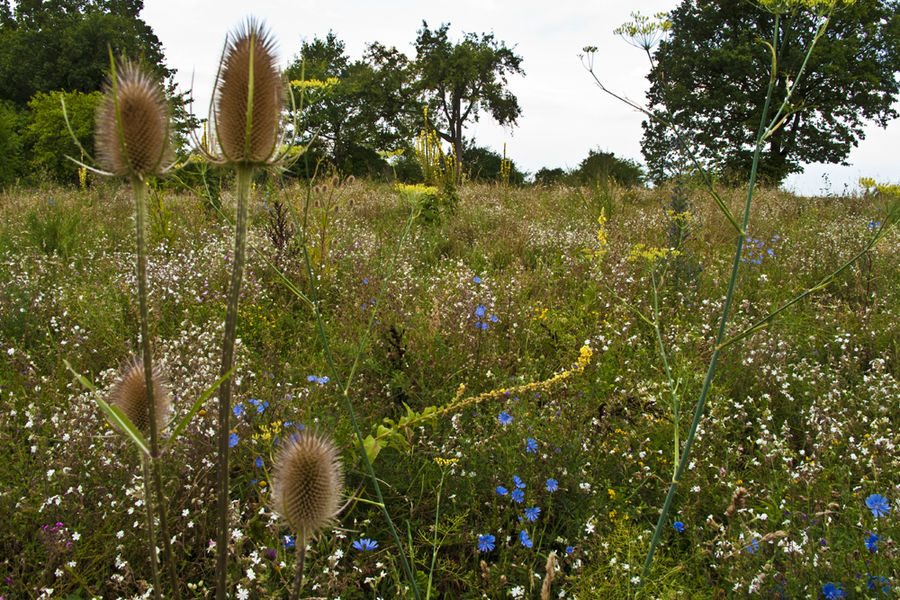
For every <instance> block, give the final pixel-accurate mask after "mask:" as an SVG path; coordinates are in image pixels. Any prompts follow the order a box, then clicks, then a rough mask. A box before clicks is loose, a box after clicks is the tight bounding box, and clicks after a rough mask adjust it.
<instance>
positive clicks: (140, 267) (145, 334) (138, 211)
mask: <svg viewBox="0 0 900 600" xmlns="http://www.w3.org/2000/svg"><path fill="white" fill-rule="evenodd" d="M132 190H133V192H134V204H135V228H136V230H137V231H136V237H137V275H138V305H139V308H140V313H141V350H142V354H143V364H144V381H145V382H146V385H147V392H146V393H147V410H148V413H149V415H148V416H149V418H150V462H151V466H152V470H153V486H154V489H155V492H156V505H157V507H158V508H159V527H160V534H161V535H162V538H163V552H164V553H165V556H166V567H167V570H168V573H169V585H171V587H172V595H173V597H174V598H176V600H177V599H180V597H181V596H180V594H179V592H178V575H177V574H176V573H175V560H174V558H173V556H172V547H171V545H170V541H169V540H170V537H169V522H168V518H167V513H166V499H165V496H164V494H163V488H162V475H161V472H160V470H161V469H160V464H159V463H160V454H159V432H158V431H157V426H156V409H157V406H156V401H155V400H156V395H155V394H154V393H153V355H152V353H151V351H150V333H149V331H150V324H149V323H150V316H149V309H148V308H147V295H148V292H147V253H146V249H145V246H146V244H145V241H144V227H145V226H144V222H145V221H146V213H147V184H146V182H144V181H143V180H141V179H140V178H137V177H135V178H134V179H133V180H132ZM142 460H143V459H142ZM144 468H145V483H146V484H147V485H149V483H148V482H147V481H146V475H147V473H146V464H145V465H144ZM147 501H148V503H147V510H148V518H149V519H150V520H151V521H152V520H153V514H152V510H151V508H150V502H149V496H148V499H147ZM151 527H152V524H151ZM151 535H152V531H151ZM151 551H152V552H153V554H154V556H153V561H154V563H155V561H156V548H155V547H151Z"/></svg>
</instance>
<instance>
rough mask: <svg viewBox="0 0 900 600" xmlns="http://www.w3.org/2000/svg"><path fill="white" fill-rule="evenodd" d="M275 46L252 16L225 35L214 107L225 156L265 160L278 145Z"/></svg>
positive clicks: (279, 83) (281, 89)
mask: <svg viewBox="0 0 900 600" xmlns="http://www.w3.org/2000/svg"><path fill="white" fill-rule="evenodd" d="M274 46H275V44H274V41H273V40H272V38H271V36H270V35H269V33H268V32H267V31H266V30H265V29H264V28H263V26H262V25H261V24H260V23H259V22H258V21H256V20H254V19H249V20H248V21H247V22H246V23H245V24H244V25H243V26H242V27H241V28H240V29H239V30H238V31H237V32H236V33H234V34H230V35H229V36H228V38H227V39H226V43H225V51H224V53H223V55H222V61H221V63H220V65H219V73H218V75H217V78H216V88H215V95H214V96H215V97H214V101H215V106H214V109H213V111H212V120H213V124H214V126H215V134H216V139H217V142H218V145H219V150H220V151H221V153H222V157H221V159H220V160H223V161H224V162H227V163H242V164H248V165H260V164H265V163H267V162H270V161H272V160H273V157H274V156H275V153H276V151H277V150H278V147H279V144H280V142H281V139H280V136H279V124H280V120H281V111H282V108H283V105H284V98H285V86H284V81H283V79H282V77H281V71H280V70H279V69H278V66H277V59H276V56H275V51H274Z"/></svg>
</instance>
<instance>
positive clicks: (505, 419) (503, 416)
mask: <svg viewBox="0 0 900 600" xmlns="http://www.w3.org/2000/svg"><path fill="white" fill-rule="evenodd" d="M497 420H498V421H500V424H501V425H509V424H510V423H512V422H513V418H512V415H510V414H509V413H508V412H506V411H505V410H504V411H503V412H502V413H500V415H499V416H498V417H497Z"/></svg>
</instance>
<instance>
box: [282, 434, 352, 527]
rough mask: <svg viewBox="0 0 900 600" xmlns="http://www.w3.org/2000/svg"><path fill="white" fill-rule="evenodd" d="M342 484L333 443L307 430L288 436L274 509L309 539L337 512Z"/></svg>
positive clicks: (342, 477)
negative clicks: (289, 437)
mask: <svg viewBox="0 0 900 600" xmlns="http://www.w3.org/2000/svg"><path fill="white" fill-rule="evenodd" d="M343 483H344V476H343V468H342V466H341V460H340V457H339V456H338V452H337V449H336V448H335V447H334V444H333V443H332V442H331V440H329V439H328V438H327V437H324V436H320V435H318V434H315V433H310V432H308V431H304V432H302V433H301V434H300V435H298V436H294V437H292V438H291V439H289V440H288V441H287V442H286V443H285V444H284V446H283V447H282V449H281V451H280V452H279V454H278V458H277V461H276V465H275V475H274V485H273V489H274V493H273V495H272V503H273V505H272V508H273V510H274V511H275V512H276V513H277V514H278V515H280V516H282V517H284V518H285V519H286V520H287V521H288V523H289V524H290V526H291V528H292V529H293V530H294V531H295V532H296V533H297V535H298V537H299V538H300V539H304V540H305V539H308V538H309V536H311V535H313V534H315V533H316V532H317V531H319V530H321V529H322V528H324V527H325V526H326V525H328V523H329V522H330V521H331V520H332V519H333V518H334V517H335V515H337V513H338V510H339V509H340V499H341V489H342V488H343Z"/></svg>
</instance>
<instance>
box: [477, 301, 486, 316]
mask: <svg viewBox="0 0 900 600" xmlns="http://www.w3.org/2000/svg"><path fill="white" fill-rule="evenodd" d="M484 311H485V308H484V306H482V305H481V304H479V305H478V307H477V308H476V309H475V316H476V317H478V318H479V319H480V318H481V317H483V316H484Z"/></svg>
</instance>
